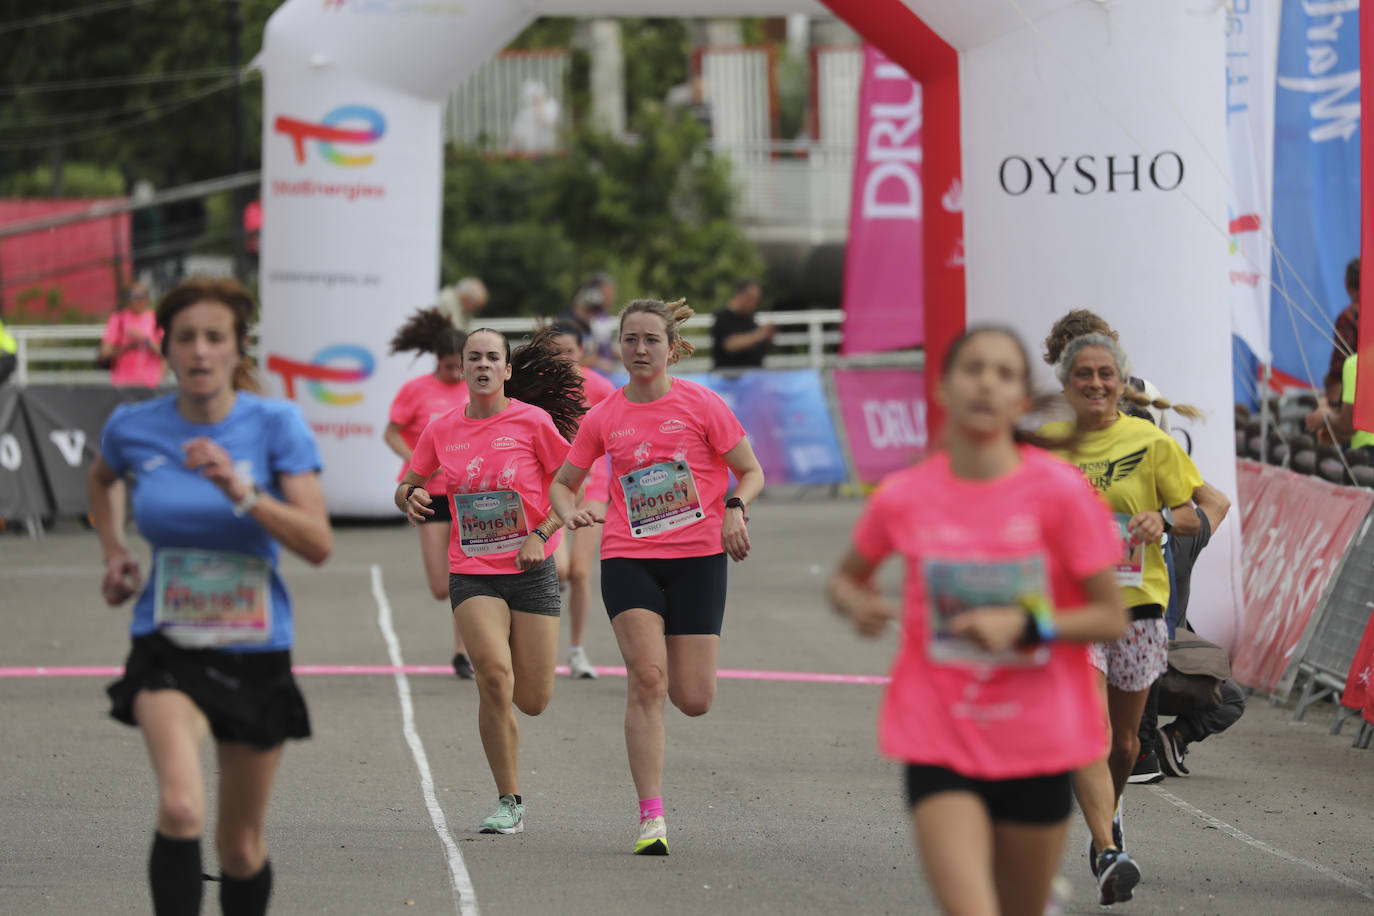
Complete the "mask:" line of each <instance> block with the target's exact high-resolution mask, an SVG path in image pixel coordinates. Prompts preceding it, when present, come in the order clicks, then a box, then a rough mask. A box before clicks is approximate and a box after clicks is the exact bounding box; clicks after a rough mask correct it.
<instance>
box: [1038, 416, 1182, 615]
mask: <svg viewBox="0 0 1374 916" xmlns="http://www.w3.org/2000/svg"><path fill="white" fill-rule="evenodd" d="M1040 432H1041V434H1042V435H1045V436H1050V437H1054V438H1060V437H1067V436H1069V435H1070V434H1072V432H1073V423H1071V422H1068V423H1047V424H1045V426H1044V427H1042V428H1041V430H1040ZM1058 454H1059V456H1060V457H1061V458H1064V459H1065V460H1067V461H1069V462H1071V463H1073V464H1076V465H1077V466H1078V469H1079V470H1080V471H1082V472H1083V474H1084V476H1086V477H1087V478H1088V481H1089V482H1090V483H1091V484H1092V485H1093V486H1094V487H1096V488H1097V492H1099V493H1101V494H1102V495H1103V497H1104V498H1105V499H1106V500H1107V504H1108V505H1110V506H1111V508H1112V511H1113V512H1118V513H1121V514H1123V515H1136V514H1137V513H1140V512H1147V511H1152V510H1157V509H1159V508H1160V507H1161V506H1171V507H1172V506H1180V505H1182V504H1183V503H1186V502H1188V501H1189V500H1190V499H1191V498H1192V496H1193V491H1194V490H1196V489H1197V488H1198V487H1200V486H1202V475H1201V474H1199V473H1198V470H1197V467H1196V466H1195V465H1194V464H1193V459H1191V458H1189V457H1188V453H1187V452H1185V451H1184V450H1183V447H1182V446H1181V445H1179V444H1178V440H1176V439H1175V438H1174V437H1173V436H1171V435H1169V434H1168V433H1166V432H1164V431H1162V430H1160V429H1159V428H1158V427H1157V426H1155V425H1154V424H1153V423H1151V422H1149V421H1148V420H1141V419H1138V418H1136V417H1128V416H1126V415H1125V414H1123V413H1117V415H1116V422H1115V423H1113V424H1112V425H1111V426H1109V427H1107V428H1106V429H1101V430H1094V431H1093V432H1088V433H1083V434H1082V436H1081V437H1080V438H1079V440H1078V443H1077V444H1076V445H1075V447H1074V448H1073V449H1072V450H1061V451H1059V452H1058ZM1142 574H1143V577H1142V581H1141V584H1140V585H1138V586H1136V585H1127V586H1122V589H1121V594H1122V598H1123V600H1124V601H1125V602H1126V605H1127V606H1128V607H1134V606H1135V605H1137V604H1157V605H1159V606H1160V607H1161V608H1163V607H1167V606H1168V604H1169V571H1168V569H1167V568H1165V566H1164V551H1163V548H1161V547H1160V545H1159V541H1155V542H1153V543H1151V544H1146V545H1145V562H1144V568H1143V570H1142Z"/></svg>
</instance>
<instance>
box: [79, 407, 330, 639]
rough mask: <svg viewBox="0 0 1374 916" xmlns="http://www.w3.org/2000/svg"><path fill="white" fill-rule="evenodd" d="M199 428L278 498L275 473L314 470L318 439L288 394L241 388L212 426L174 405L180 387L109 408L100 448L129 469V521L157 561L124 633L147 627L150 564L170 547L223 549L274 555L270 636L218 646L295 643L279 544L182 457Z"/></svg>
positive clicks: (113, 463)
mask: <svg viewBox="0 0 1374 916" xmlns="http://www.w3.org/2000/svg"><path fill="white" fill-rule="evenodd" d="M198 436H206V437H208V438H211V439H213V440H215V441H216V442H218V443H219V444H220V445H221V446H222V447H223V448H224V449H225V450H226V451H227V452H228V453H229V456H230V457H231V458H232V459H233V461H234V466H235V468H236V469H237V471H238V473H239V474H240V475H242V476H246V477H250V478H252V480H253V482H254V483H256V484H257V486H258V488H259V489H260V490H263V491H264V492H267V493H270V494H271V495H272V496H274V497H276V498H277V499H281V498H282V491H281V486H280V483H279V478H280V475H283V474H302V473H308V472H310V471H318V470H319V469H320V466H321V462H320V452H319V449H318V448H317V447H316V445H315V438H314V436H313V435H312V434H311V432H310V428H309V427H308V426H307V425H306V423H305V418H304V417H303V416H301V412H300V409H299V408H298V407H297V406H296V405H295V404H292V403H290V402H289V401H276V400H268V399H266V398H262V397H259V396H257V395H254V394H250V393H248V392H244V391H240V392H239V393H238V395H237V397H236V400H235V402H234V407H233V409H232V410H230V411H229V415H228V416H227V417H225V418H224V419H223V420H221V421H220V422H219V423H215V424H213V425H210V426H202V425H200V424H196V423H191V422H189V421H187V420H185V419H183V418H182V416H181V414H180V413H178V412H177V407H176V395H168V396H166V397H161V398H155V399H153V400H150V401H141V402H138V403H133V404H121V405H120V406H119V407H117V408H115V411H114V413H113V414H111V415H110V419H109V420H108V421H106V423H105V428H104V430H103V431H102V432H101V434H100V454H101V456H102V457H103V458H104V459H105V463H106V464H108V465H109V466H110V469H111V470H113V471H114V472H115V474H116V475H117V476H119V477H126V478H132V481H133V511H134V521H135V522H136V523H137V524H138V530H139V532H140V533H141V534H142V535H143V537H144V538H146V539H147V541H148V543H149V544H151V545H152V547H153V563H152V565H151V566H150V567H149V570H148V572H147V575H146V580H147V582H146V584H145V586H144V588H143V592H142V594H140V595H139V596H138V603H137V604H136V605H135V606H134V618H133V623H132V625H131V626H130V627H129V632H130V634H131V635H133V636H143V635H145V634H148V633H151V632H153V630H154V629H155V627H154V623H153V602H154V589H153V578H154V573H153V570H154V569H156V564H157V555H158V551H160V550H164V549H168V548H187V549H197V550H225V551H232V552H234V553H241V554H249V555H252V556H260V557H265V558H267V559H268V560H269V562H270V563H271V570H272V572H271V592H272V635H271V638H270V639H269V640H268V641H267V642H260V643H252V644H243V645H231V646H220V647H219V648H221V649H224V650H225V651H230V652H268V651H279V650H282V649H289V648H290V647H291V644H292V637H293V632H292V624H291V599H290V597H289V596H288V595H287V593H286V586H285V585H284V584H283V583H282V580H281V577H280V575H278V572H277V558H278V555H279V554H280V552H281V547H280V545H279V544H278V543H277V542H276V540H275V539H273V538H272V537H271V536H270V535H269V534H268V533H267V532H266V531H265V530H264V529H263V528H262V526H261V525H259V524H258V523H257V522H256V521H254V520H253V519H252V517H250V516H248V515H244V516H243V517H242V518H240V517H238V516H235V515H234V511H233V506H232V505H231V503H230V502H229V498H228V497H227V496H225V495H224V493H223V491H221V490H220V489H219V487H217V486H215V485H214V484H213V483H211V482H210V481H209V480H207V479H205V478H204V477H202V476H201V475H200V472H199V471H192V470H189V469H188V468H187V467H186V466H185V463H184V462H185V454H184V453H183V452H182V450H181V447H182V445H183V444H184V443H186V442H188V441H189V440H191V439H194V438H196V437H198Z"/></svg>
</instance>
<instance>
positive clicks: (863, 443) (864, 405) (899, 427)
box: [835, 369, 928, 483]
mask: <svg viewBox="0 0 1374 916" xmlns="http://www.w3.org/2000/svg"><path fill="white" fill-rule="evenodd" d="M835 396H836V398H838V400H839V405H840V415H841V416H843V417H844V426H845V434H846V435H847V436H848V438H849V454H850V456H851V457H852V458H853V459H854V475H855V476H856V477H858V478H859V480H860V481H861V482H862V483H877V482H878V481H880V480H882V479H883V478H884V477H886V476H887V475H888V474H891V473H892V472H893V471H899V470H901V469H902V468H905V467H909V466H910V465H911V464H912V463H914V462H916V461H918V460H920V458H921V457H922V456H924V455H925V452H926V440H927V438H928V434H927V431H926V386H925V373H923V372H922V371H921V370H919V369H836V370H835Z"/></svg>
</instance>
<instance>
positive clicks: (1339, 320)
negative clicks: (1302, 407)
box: [1305, 258, 1360, 435]
mask: <svg viewBox="0 0 1374 916" xmlns="http://www.w3.org/2000/svg"><path fill="white" fill-rule="evenodd" d="M1345 292H1346V295H1348V296H1349V297H1350V304H1349V305H1347V306H1346V307H1345V308H1344V309H1342V310H1341V313H1340V314H1339V315H1337V316H1336V331H1335V337H1334V338H1333V339H1332V341H1331V359H1330V361H1329V362H1328V363H1327V368H1326V377H1325V378H1324V379H1322V388H1323V389H1324V393H1325V395H1326V403H1324V404H1320V405H1318V407H1317V409H1316V410H1314V411H1312V412H1311V413H1310V414H1308V415H1307V419H1306V421H1305V425H1306V427H1307V431H1308V432H1309V433H1316V432H1318V431H1319V430H1321V429H1322V427H1323V426H1325V425H1326V421H1327V419H1331V420H1334V419H1335V418H1336V415H1337V414H1338V413H1340V410H1341V389H1342V387H1343V384H1342V380H1341V373H1342V371H1343V370H1344V368H1345V361H1346V358H1347V357H1349V356H1352V355H1353V354H1354V353H1355V351H1356V350H1358V349H1359V346H1360V259H1359V258H1354V259H1353V260H1351V261H1350V263H1349V264H1346V265H1345ZM1338 435H1339V433H1338ZM1346 435H1349V431H1348V430H1347V432H1346Z"/></svg>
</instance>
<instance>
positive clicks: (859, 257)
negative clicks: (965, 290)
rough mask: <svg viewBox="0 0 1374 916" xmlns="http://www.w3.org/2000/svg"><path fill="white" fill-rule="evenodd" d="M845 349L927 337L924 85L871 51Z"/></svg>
mask: <svg viewBox="0 0 1374 916" xmlns="http://www.w3.org/2000/svg"><path fill="white" fill-rule="evenodd" d="M855 143H856V149H855V151H854V186H853V190H852V191H851V197H850V207H849V242H848V245H847V246H846V249H845V268H844V312H845V317H844V341H843V343H842V344H841V352H843V353H845V354H850V353H875V352H881V351H887V350H900V349H904V348H907V347H914V346H917V345H919V344H920V343H921V342H922V339H923V337H924V335H923V333H922V330H923V327H924V324H923V322H924V317H923V314H922V304H923V302H924V298H925V297H924V295H923V289H924V271H923V269H922V260H923V256H922V249H921V225H922V215H921V85H920V84H919V83H917V82H915V81H913V80H912V79H911V77H910V76H908V75H907V73H906V71H905V70H903V69H902V68H901V67H899V66H898V65H897V64H894V63H892V62H891V61H890V60H888V59H887V58H886V57H884V56H883V54H882V52H880V51H878V50H877V49H876V48H874V47H872V46H871V45H865V46H864V70H863V78H862V81H861V82H860V84H859V127H858V134H857V140H856V141H855Z"/></svg>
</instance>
